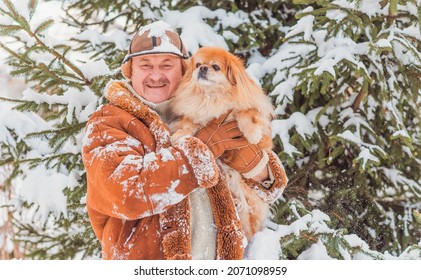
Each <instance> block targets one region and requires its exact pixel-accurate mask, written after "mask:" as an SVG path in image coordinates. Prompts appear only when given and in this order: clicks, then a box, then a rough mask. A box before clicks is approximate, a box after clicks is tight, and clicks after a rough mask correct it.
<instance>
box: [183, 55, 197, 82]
mask: <svg viewBox="0 0 421 280" xmlns="http://www.w3.org/2000/svg"><path fill="white" fill-rule="evenodd" d="M184 63H185V64H186V66H185V69H184V73H183V80H185V81H186V80H190V79H191V78H192V75H193V71H194V69H195V66H194V57H190V58H189V59H188V60H187V61H186V62H184Z"/></svg>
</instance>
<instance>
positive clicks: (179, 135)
mask: <svg viewBox="0 0 421 280" xmlns="http://www.w3.org/2000/svg"><path fill="white" fill-rule="evenodd" d="M184 136H187V135H186V134H185V133H183V131H181V130H178V131H176V132H175V133H174V134H173V135H171V144H173V145H175V144H176V143H177V142H178V141H179V140H180V139H181V138H183V137H184Z"/></svg>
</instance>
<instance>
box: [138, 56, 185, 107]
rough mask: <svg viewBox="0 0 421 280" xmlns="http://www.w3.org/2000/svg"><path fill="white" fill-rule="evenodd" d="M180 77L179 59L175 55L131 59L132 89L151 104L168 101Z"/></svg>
mask: <svg viewBox="0 0 421 280" xmlns="http://www.w3.org/2000/svg"><path fill="white" fill-rule="evenodd" d="M181 77H182V70H181V58H180V57H177V56H175V55H170V54H150V55H141V56H136V57H133V58H132V85H133V88H134V89H135V91H136V92H137V94H139V95H140V96H142V97H143V98H144V99H146V100H148V101H151V102H153V103H161V102H163V101H165V100H168V99H170V98H171V97H172V96H173V95H174V92H175V90H176V88H177V86H178V84H179V82H180V80H181Z"/></svg>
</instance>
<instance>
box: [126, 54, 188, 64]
mask: <svg viewBox="0 0 421 280" xmlns="http://www.w3.org/2000/svg"><path fill="white" fill-rule="evenodd" d="M148 54H171V55H175V56H178V57H181V58H182V59H188V58H189V57H188V56H187V55H183V54H180V53H175V52H167V51H163V52H160V51H142V52H137V53H132V54H127V55H126V56H125V57H124V60H123V62H122V63H126V62H127V61H129V60H130V59H132V58H133V57H136V56H142V55H148Z"/></svg>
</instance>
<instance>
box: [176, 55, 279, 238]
mask: <svg viewBox="0 0 421 280" xmlns="http://www.w3.org/2000/svg"><path fill="white" fill-rule="evenodd" d="M170 108H171V111H172V112H171V113H172V114H173V115H175V116H176V120H175V121H174V122H172V123H171V130H172V131H173V132H174V134H173V136H172V139H173V141H176V140H177V139H180V138H181V137H183V136H185V135H195V133H196V132H197V131H198V130H199V129H201V128H203V127H204V126H206V125H207V124H208V123H209V122H210V121H211V120H212V119H215V118H218V117H220V116H223V115H224V114H227V113H229V115H228V117H227V119H226V121H230V120H236V121H237V123H238V127H239V129H240V131H241V132H242V133H243V134H244V137H245V138H246V139H247V140H248V142H249V143H251V144H257V145H258V147H259V148H260V149H261V150H263V151H268V150H271V149H272V138H271V127H270V122H271V120H272V117H273V106H272V103H271V102H270V100H269V98H268V97H267V96H266V95H265V94H264V92H263V90H262V88H261V87H259V86H258V85H257V84H256V83H255V82H254V81H253V80H252V79H250V77H249V76H248V74H247V73H246V71H245V68H244V66H243V62H242V61H241V59H240V58H238V57H236V56H235V55H233V54H231V53H229V52H227V51H225V50H224V49H222V48H217V47H203V48H201V49H199V50H198V51H197V52H196V53H195V54H194V55H193V56H192V57H191V58H190V61H189V64H188V67H187V70H186V73H185V75H184V77H183V80H182V81H181V82H180V85H179V87H178V89H177V92H176V93H175V96H174V98H173V99H172V101H171V105H170ZM173 117H174V116H173ZM219 164H220V167H221V172H223V173H224V175H225V176H224V177H225V178H226V180H227V183H228V185H229V186H230V189H231V193H232V195H233V198H234V200H235V202H236V207H237V211H238V213H239V216H240V219H241V222H242V224H243V229H244V231H245V233H246V235H247V237H248V238H250V237H251V236H252V235H253V234H254V233H256V232H257V231H259V230H260V229H261V227H262V224H263V221H264V219H265V218H266V217H267V214H268V212H269V205H268V203H266V202H264V201H263V200H262V199H261V198H259V197H258V196H257V194H256V193H255V191H253V190H251V189H250V188H248V187H247V186H246V184H244V183H243V184H241V183H240V184H239V183H238V182H239V181H240V182H242V181H243V180H242V179H241V174H240V173H239V172H237V171H235V170H234V169H232V168H230V167H228V166H226V165H224V164H223V163H222V162H221V161H219Z"/></svg>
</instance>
